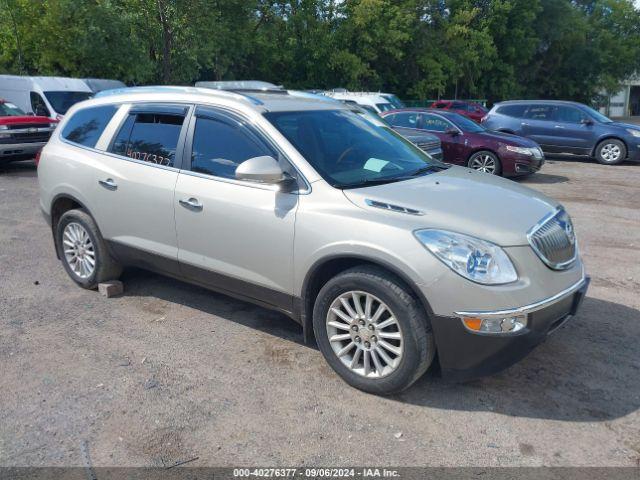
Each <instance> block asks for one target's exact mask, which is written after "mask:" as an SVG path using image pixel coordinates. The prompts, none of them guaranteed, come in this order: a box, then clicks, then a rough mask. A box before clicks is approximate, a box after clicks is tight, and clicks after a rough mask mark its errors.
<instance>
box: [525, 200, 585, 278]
mask: <svg viewBox="0 0 640 480" xmlns="http://www.w3.org/2000/svg"><path fill="white" fill-rule="evenodd" d="M527 237H528V238H529V244H530V245H531V248H533V250H534V251H535V252H536V254H537V255H538V256H539V257H540V259H541V260H542V261H543V262H544V263H545V264H546V265H547V266H548V267H549V268H553V269H554V270H563V269H565V268H567V267H569V266H570V265H571V263H573V261H574V260H575V259H576V256H577V252H578V248H577V245H576V235H575V232H574V230H573V224H572V223H571V218H569V215H568V214H567V212H565V211H564V209H562V208H560V209H558V210H557V211H555V212H553V213H552V214H550V215H548V216H547V217H545V218H543V219H542V220H541V221H540V223H538V224H537V225H536V226H534V227H533V228H532V229H531V230H530V231H529V233H528V234H527Z"/></svg>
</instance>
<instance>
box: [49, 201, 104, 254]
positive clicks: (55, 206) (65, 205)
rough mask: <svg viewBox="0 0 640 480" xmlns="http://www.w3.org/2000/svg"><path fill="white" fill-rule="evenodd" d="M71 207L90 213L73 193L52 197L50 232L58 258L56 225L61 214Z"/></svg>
mask: <svg viewBox="0 0 640 480" xmlns="http://www.w3.org/2000/svg"><path fill="white" fill-rule="evenodd" d="M73 209H82V210H84V211H86V212H87V213H88V214H89V215H91V212H90V211H89V209H87V207H86V206H85V204H84V203H83V202H82V201H80V200H78V199H77V198H76V197H75V196H74V195H71V194H68V193H59V194H58V195H56V196H55V197H53V200H52V201H51V209H50V212H51V234H52V235H53V244H54V246H55V247H56V248H55V250H56V256H57V257H58V259H60V254H59V252H58V243H57V239H56V227H57V225H58V222H59V221H60V218H61V217H62V215H64V214H65V213H66V212H68V211H69V210H73ZM92 218H93V216H92ZM94 221H95V220H94Z"/></svg>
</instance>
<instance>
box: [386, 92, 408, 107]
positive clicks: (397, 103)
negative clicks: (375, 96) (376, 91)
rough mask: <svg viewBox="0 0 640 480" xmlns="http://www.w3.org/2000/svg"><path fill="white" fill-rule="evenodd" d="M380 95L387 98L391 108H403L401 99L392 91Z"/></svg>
mask: <svg viewBox="0 0 640 480" xmlns="http://www.w3.org/2000/svg"><path fill="white" fill-rule="evenodd" d="M382 97H383V98H386V99H387V100H389V102H390V103H391V105H393V108H405V104H404V103H403V102H402V100H400V99H399V98H398V97H397V96H396V95H393V94H392V93H387V94H385V95H382Z"/></svg>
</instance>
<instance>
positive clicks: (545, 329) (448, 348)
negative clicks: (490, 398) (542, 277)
mask: <svg viewBox="0 0 640 480" xmlns="http://www.w3.org/2000/svg"><path fill="white" fill-rule="evenodd" d="M589 282H590V279H589V277H584V278H582V279H581V280H580V281H579V282H577V283H576V284H574V285H572V286H571V287H569V288H568V289H566V290H564V291H562V292H560V293H558V294H556V295H553V296H552V297H549V298H547V299H544V300H541V301H539V302H536V303H533V304H530V305H527V306H524V307H518V308H513V309H506V310H500V311H481V312H477V311H476V312H456V314H455V315H456V316H455V317H453V316H452V317H445V316H435V317H433V318H432V322H431V323H432V327H433V332H434V335H435V340H436V345H437V348H438V358H439V361H440V367H441V369H442V375H443V377H445V378H447V379H451V380H456V381H462V380H471V379H474V378H478V377H482V376H485V375H491V374H494V373H497V372H499V371H501V370H504V369H505V368H507V367H509V366H511V365H513V364H514V363H516V362H518V361H519V360H521V359H522V358H524V357H525V356H526V355H527V354H528V353H529V352H530V351H531V350H533V348H535V347H536V346H537V345H538V344H540V343H542V342H543V341H544V340H545V339H546V337H547V336H548V335H549V334H551V333H553V332H554V331H555V330H557V329H558V328H559V327H561V326H562V325H563V324H564V323H565V322H566V321H567V320H568V319H569V318H571V317H572V316H573V315H575V314H576V312H577V311H578V308H579V307H580V304H581V303H582V300H583V299H584V297H585V294H586V292H587V289H588V287H589ZM514 314H519V315H521V314H526V315H527V326H526V327H525V328H524V329H523V330H520V331H519V332H517V333H513V334H482V333H477V332H471V331H470V330H467V328H466V327H465V326H464V324H463V322H462V320H461V317H463V316H480V317H488V316H496V317H498V316H499V317H503V316H509V315H514Z"/></svg>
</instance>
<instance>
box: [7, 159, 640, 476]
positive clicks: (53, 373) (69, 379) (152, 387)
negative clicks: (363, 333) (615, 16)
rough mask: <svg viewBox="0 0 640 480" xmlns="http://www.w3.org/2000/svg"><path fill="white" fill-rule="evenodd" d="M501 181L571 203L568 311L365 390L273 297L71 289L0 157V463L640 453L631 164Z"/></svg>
mask: <svg viewBox="0 0 640 480" xmlns="http://www.w3.org/2000/svg"><path fill="white" fill-rule="evenodd" d="M521 182H522V183H524V184H526V185H528V186H530V187H532V188H534V189H537V190H540V191H543V192H544V193H547V194H549V195H551V196H553V197H555V198H557V199H558V200H560V201H561V202H562V203H563V204H564V205H565V206H566V207H567V209H568V210H569V212H570V213H571V214H572V216H573V219H574V223H575V226H576V230H577V232H578V238H579V242H580V246H581V250H582V253H583V256H584V260H585V263H586V266H587V269H588V272H589V273H590V274H591V275H592V277H593V281H592V286H591V289H590V291H589V295H588V298H587V299H586V300H585V302H584V305H583V308H582V310H581V312H580V314H579V315H578V316H577V317H576V318H574V319H573V320H572V321H571V322H570V323H569V324H568V325H567V326H566V327H565V328H563V329H562V330H560V331H559V332H557V333H556V334H555V335H553V336H552V337H550V338H549V339H548V341H547V342H546V343H545V344H543V345H541V346H540V347H539V348H538V349H537V350H535V351H534V352H533V353H532V354H531V355H530V356H529V357H527V358H526V359H525V360H524V361H522V362H521V363H519V364H518V365H516V366H514V367H512V368H511V369H509V370H507V371H506V372H504V373H502V374H499V375H496V376H494V377H491V378H486V379H483V380H480V381H475V382H473V383H468V384H464V385H459V384H449V383H446V382H444V381H443V380H441V379H439V378H437V377H434V376H433V375H429V374H428V375H427V376H425V377H424V378H423V379H421V380H420V381H418V382H417V384H416V385H414V386H413V387H412V388H411V389H410V390H409V391H407V392H405V393H404V394H402V395H399V396H396V397H393V398H380V397H375V396H372V395H367V394H364V393H361V392H359V391H357V390H354V389H353V388H350V387H348V386H347V385H346V384H345V383H343V382H342V381H341V380H340V379H339V378H338V376H337V375H335V374H334V373H333V372H332V371H331V370H330V369H329V368H328V367H327V365H326V364H325V362H324V360H323V359H322V356H321V354H320V352H319V351H318V350H317V349H316V348H315V347H311V346H306V345H304V344H303V343H302V335H301V329H300V328H299V327H298V326H297V325H296V324H294V323H293V322H291V321H290V320H288V319H287V318H285V317H284V316H282V315H280V314H278V313H274V312H271V311H268V310H264V309H261V308H257V307H254V306H251V305H249V304H245V303H242V302H239V301H236V300H232V299H230V298H227V297H224V296H222V295H218V294H215V293H211V292H208V291H205V290H203V289H200V288H197V287H193V286H190V285H188V284H184V283H180V282H177V281H174V280H170V279H167V278H163V277H160V276H157V275H153V274H149V273H146V272H142V271H127V272H126V273H125V275H124V277H123V280H124V282H125V293H124V295H122V296H120V297H118V298H111V299H107V298H105V297H102V296H101V295H99V294H98V293H97V292H93V291H85V290H82V289H80V288H78V287H76V286H75V285H74V284H73V283H72V281H71V280H70V279H69V278H68V277H67V275H66V274H65V272H64V270H63V268H62V266H61V265H60V264H59V262H58V261H57V260H56V257H55V253H54V251H53V247H52V240H51V235H50V232H49V229H48V227H47V225H46V224H45V222H44V220H43V219H42V217H41V215H40V211H39V207H38V191H37V179H36V171H35V167H34V166H33V164H32V163H30V162H24V163H18V164H13V165H9V166H5V167H0V372H1V379H2V384H1V385H2V388H1V389H0V466H25V465H29V466H34V465H36V466H39V465H57V466H69V465H85V463H86V461H87V458H88V455H90V458H91V461H92V462H93V464H94V465H96V466H102V465H140V466H167V465H171V464H173V463H175V462H180V461H186V460H190V459H193V458H195V457H198V459H197V460H195V461H194V462H192V463H191V464H190V465H194V466H205V465H206V466H240V465H263V466H285V465H335V466H345V465H394V466H410V465H430V466H435V465H438V466H443V465H446V466H449V465H451V466H453V465H456V466H460V465H463V466H472V465H473V466H476V465H482V466H507V465H509V466H519V465H527V466H536V465H558V466H560V465H562V466H568V465H572V466H577V465H580V466H635V465H638V464H640V410H639V409H640V341H639V340H640V164H639V165H633V164H626V165H623V166H618V167H606V166H601V165H598V164H596V163H594V162H590V161H565V160H562V161H550V162H549V163H548V164H547V165H545V167H544V169H543V171H542V173H539V174H536V175H533V176H532V177H530V178H528V179H526V180H523V181H521ZM469 203H470V204H472V203H473V199H469ZM502 207H503V206H501V205H500V203H499V200H497V201H496V210H499V209H500V208H502Z"/></svg>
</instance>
